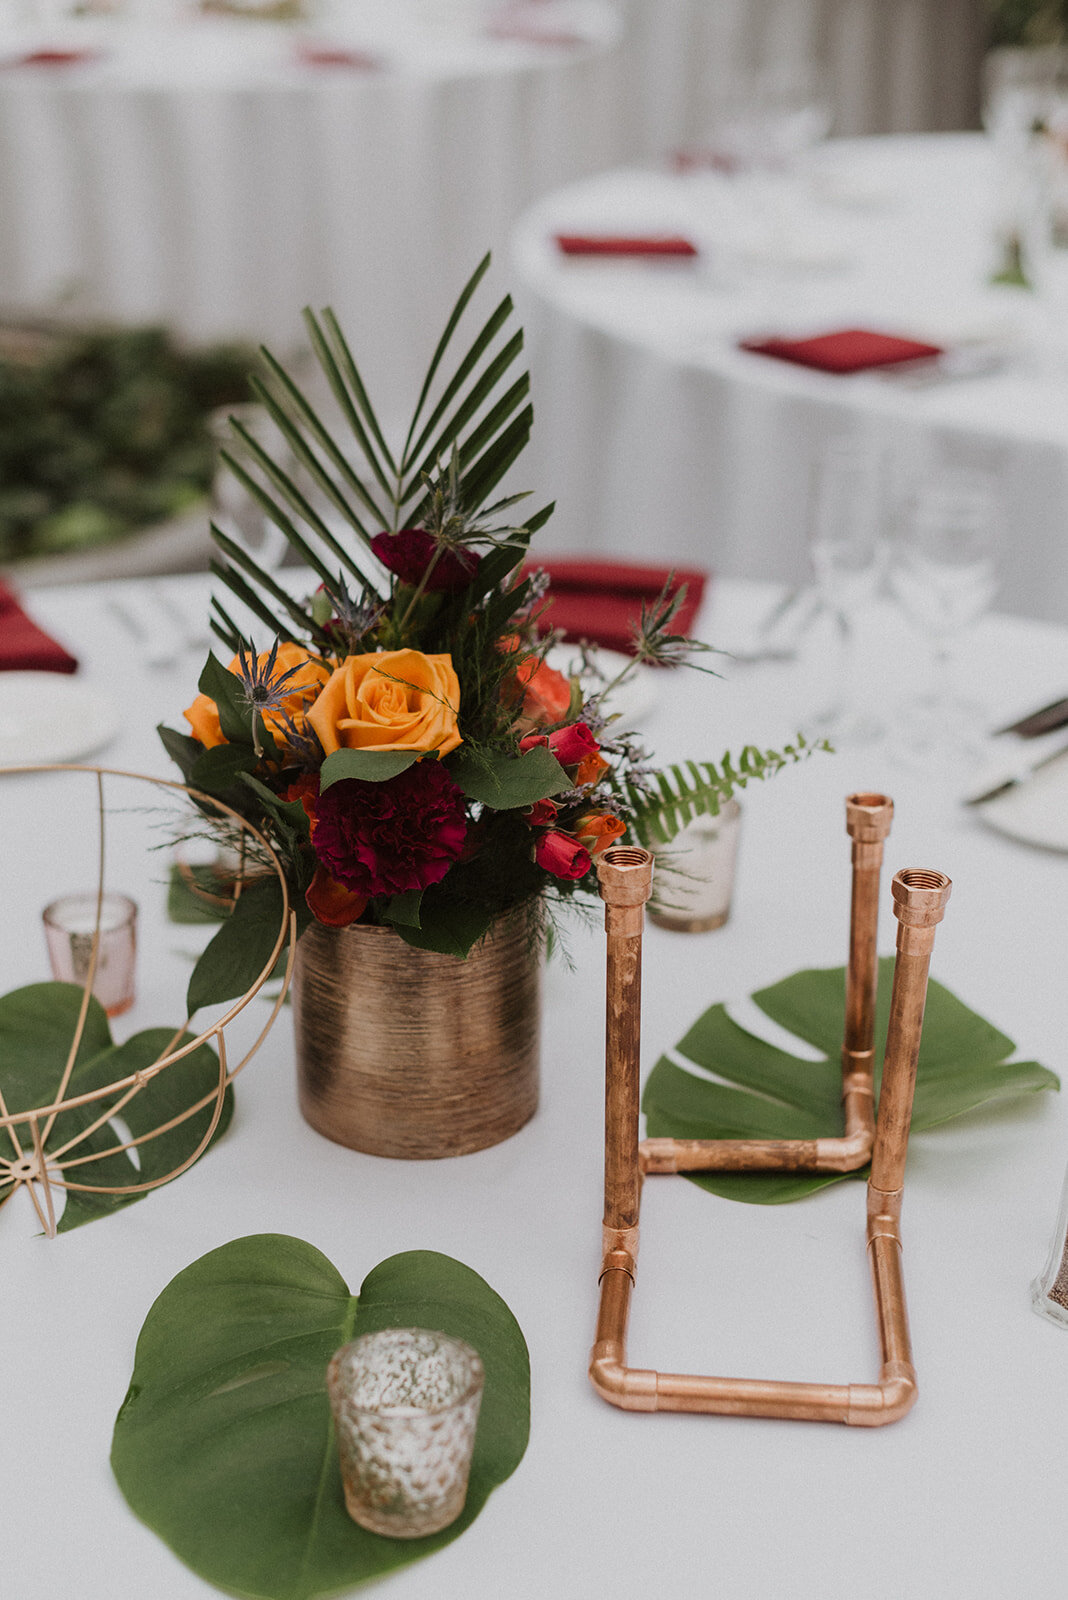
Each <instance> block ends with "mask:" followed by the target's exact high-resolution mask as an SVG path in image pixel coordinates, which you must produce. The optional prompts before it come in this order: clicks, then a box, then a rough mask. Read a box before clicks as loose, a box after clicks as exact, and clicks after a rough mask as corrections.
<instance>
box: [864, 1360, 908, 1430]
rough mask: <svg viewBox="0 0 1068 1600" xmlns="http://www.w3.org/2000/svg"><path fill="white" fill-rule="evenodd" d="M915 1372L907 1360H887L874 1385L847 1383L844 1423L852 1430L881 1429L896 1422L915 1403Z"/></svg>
mask: <svg viewBox="0 0 1068 1600" xmlns="http://www.w3.org/2000/svg"><path fill="white" fill-rule="evenodd" d="M918 1393H919V1390H918V1388H917V1386H916V1373H915V1371H914V1370H913V1368H912V1367H911V1366H910V1365H909V1363H908V1362H907V1361H888V1362H886V1364H885V1365H884V1366H883V1367H882V1368H881V1370H880V1373H879V1382H878V1383H851V1384H850V1385H849V1406H848V1409H847V1411H846V1422H847V1423H849V1424H850V1425H851V1426H852V1427H854V1428H882V1427H885V1425H886V1424H887V1423H888V1422H900V1420H901V1418H902V1417H903V1416H904V1415H905V1413H906V1412H907V1411H911V1410H912V1407H913V1406H914V1405H915V1403H916V1396H917V1394H918Z"/></svg>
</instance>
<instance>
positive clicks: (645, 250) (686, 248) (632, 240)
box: [556, 233, 697, 256]
mask: <svg viewBox="0 0 1068 1600" xmlns="http://www.w3.org/2000/svg"><path fill="white" fill-rule="evenodd" d="M556 243H557V245H558V246H559V248H560V249H561V250H562V251H563V253H564V255H565V256H695V255H696V254H697V246H696V245H694V244H691V243H690V241H689V239H683V238H682V237H681V236H679V235H678V234H649V235H647V236H645V235H639V234H614V233H596V234H590V233H558V234H557V235H556Z"/></svg>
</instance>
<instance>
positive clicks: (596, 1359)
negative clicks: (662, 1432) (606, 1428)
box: [590, 1339, 657, 1411]
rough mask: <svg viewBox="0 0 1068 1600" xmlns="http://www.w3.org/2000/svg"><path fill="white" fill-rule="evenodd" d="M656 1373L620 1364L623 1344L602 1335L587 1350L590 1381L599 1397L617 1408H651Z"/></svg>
mask: <svg viewBox="0 0 1068 1600" xmlns="http://www.w3.org/2000/svg"><path fill="white" fill-rule="evenodd" d="M656 1379H657V1374H656V1373H655V1372H650V1371H648V1370H646V1369H644V1368H641V1367H625V1366H624V1365H623V1347H622V1345H620V1344H619V1343H618V1342H617V1341H616V1340H614V1339H603V1340H600V1341H599V1342H598V1343H597V1344H595V1345H594V1347H593V1349H592V1350H591V1351H590V1382H591V1383H592V1384H593V1387H594V1388H595V1389H596V1391H597V1393H598V1394H599V1395H600V1397H601V1399H602V1400H607V1401H608V1404H609V1405H610V1406H618V1408H619V1409H620V1410H621V1411H655V1410H656V1409H657V1404H656Z"/></svg>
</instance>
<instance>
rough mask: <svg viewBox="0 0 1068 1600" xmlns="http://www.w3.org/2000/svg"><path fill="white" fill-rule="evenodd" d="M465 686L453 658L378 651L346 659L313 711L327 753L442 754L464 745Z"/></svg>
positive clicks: (310, 715)
mask: <svg viewBox="0 0 1068 1600" xmlns="http://www.w3.org/2000/svg"><path fill="white" fill-rule="evenodd" d="M459 709H460V684H459V680H458V679H457V676H456V673H455V672H454V670H453V665H452V657H451V656H448V655H440V656H425V655H423V654H422V652H421V651H419V650H374V651H368V653H367V654H366V655H362V656H346V658H345V660H344V661H343V662H342V663H341V665H340V666H339V667H338V668H337V670H336V672H334V673H333V674H332V675H331V676H330V678H329V679H328V680H327V682H326V684H325V686H324V688H323V690H322V692H321V693H320V695H319V698H318V699H317V700H316V702H315V704H314V705H313V706H312V708H311V710H310V711H309V712H308V721H309V722H310V723H311V725H312V727H313V728H314V729H315V731H316V733H317V734H318V735H319V740H320V742H321V744H322V747H323V749H324V750H325V751H326V753H327V755H332V754H333V752H334V751H335V750H436V751H437V753H438V755H440V756H447V755H448V754H449V752H450V750H455V749H456V746H457V745H458V744H460V743H461V742H462V740H461V735H460V731H459V729H458V728H457V726H456V717H457V713H458V712H459Z"/></svg>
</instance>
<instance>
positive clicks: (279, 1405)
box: [111, 1234, 530, 1600]
mask: <svg viewBox="0 0 1068 1600" xmlns="http://www.w3.org/2000/svg"><path fill="white" fill-rule="evenodd" d="M389 1327H423V1328H434V1329H439V1330H441V1331H442V1332H445V1333H448V1334H452V1335H454V1336H456V1337H459V1338H462V1339H466V1340H467V1341H468V1342H469V1343H470V1344H471V1345H473V1346H474V1348H475V1349H476V1350H478V1352H479V1354H480V1355H481V1357H482V1361H483V1364H484V1366H485V1369H486V1386H485V1393H484V1398H483V1402H482V1410H481V1415H480V1418H479V1426H478V1434H477V1437H476V1441H475V1452H474V1459H473V1461H472V1465H471V1477H470V1482H469V1487H468V1494H467V1504H466V1506H465V1508H464V1510H463V1513H462V1514H461V1516H460V1518H459V1519H458V1520H457V1521H456V1522H454V1523H453V1524H452V1526H451V1527H449V1528H446V1529H444V1530H443V1531H442V1532H441V1533H437V1534H432V1535H431V1536H430V1537H428V1538H425V1539H387V1538H383V1537H381V1536H378V1535H376V1534H372V1533H367V1532H366V1531H365V1530H364V1529H362V1528H360V1527H358V1526H357V1524H356V1523H354V1522H353V1521H352V1520H351V1519H350V1517H349V1516H348V1514H347V1512H346V1510H345V1505H344V1499H343V1496H342V1490H341V1478H340V1472H339V1468H338V1460H337V1449H336V1445H335V1442H334V1432H333V1425H332V1422H331V1418H330V1408H329V1402H328V1400H327V1394H326V1382H325V1379H326V1366H327V1363H328V1361H329V1359H330V1356H331V1355H332V1354H333V1352H334V1350H335V1349H337V1348H338V1347H339V1346H340V1345H342V1344H345V1343H346V1342H347V1341H348V1340H349V1339H351V1338H353V1337H354V1336H356V1335H358V1334H362V1333H371V1332H376V1331H378V1330H379V1329H381V1328H389ZM529 1419H530V1370H529V1362H528V1357H527V1350H526V1345H525V1342H524V1340H523V1335H522V1332H521V1331H520V1328H519V1325H518V1324H517V1322H516V1321H515V1318H514V1317H513V1316H512V1314H511V1312H510V1311H509V1309H508V1307H507V1306H506V1305H505V1303H504V1301H503V1300H501V1299H500V1297H499V1296H498V1295H497V1294H495V1293H494V1291H493V1290H492V1289H491V1288H490V1287H489V1285H488V1284H487V1283H486V1282H485V1281H484V1280H483V1279H482V1278H480V1277H479V1276H478V1274H477V1273H475V1272H472V1271H471V1269H470V1268H469V1267H466V1266H464V1265H462V1264H461V1263H460V1262H458V1261H454V1260H452V1258H451V1257H449V1256H444V1255H438V1254H436V1253H434V1252H432V1251H423V1250H413V1251H408V1252H406V1253H405V1254H403V1255H397V1256H392V1257H390V1259H389V1260H387V1261H383V1262H382V1263H381V1264H380V1265H379V1266H377V1267H376V1268H375V1269H374V1270H373V1271H372V1272H371V1273H370V1274H369V1275H368V1277H367V1278H366V1279H365V1280H364V1283H363V1286H362V1288H361V1290H360V1294H359V1298H358V1299H357V1298H356V1297H355V1296H353V1295H351V1294H350V1293H349V1290H348V1287H347V1285H346V1284H345V1282H344V1280H343V1279H342V1278H341V1276H340V1275H339V1273H338V1272H337V1271H336V1269H335V1268H334V1267H333V1266H332V1265H331V1263H330V1262H329V1261H328V1260H327V1259H326V1257H325V1256H323V1255H322V1254H320V1252H319V1251H318V1250H316V1249H314V1248H313V1247H312V1246H311V1245H310V1244H306V1243H304V1242H303V1241H302V1240H300V1239H293V1238H290V1237H287V1236H285V1235H280V1234H259V1235H254V1236H252V1237H250V1238H245V1239H235V1240H233V1241H231V1242H230V1243H229V1244H225V1245H223V1246H222V1247H221V1248H220V1249H218V1250H213V1251H211V1252H210V1254H208V1255H206V1256H202V1257H201V1258H200V1260H199V1261H195V1262H194V1263H193V1264H192V1266H190V1267H187V1268H186V1269H185V1271H184V1272H181V1273H179V1274H178V1276H177V1277H176V1278H174V1279H172V1281H171V1282H170V1284H168V1286H167V1287H166V1288H165V1289H164V1291H163V1293H162V1294H161V1295H160V1296H159V1298H158V1299H157V1300H156V1302H155V1304H154V1305H153V1306H152V1308H151V1310H150V1311H149V1314H148V1316H147V1318H146V1320H145V1324H144V1327H143V1328H142V1330H141V1336H140V1338H139V1340H138V1343H137V1355H136V1360H135V1365H134V1371H133V1376H132V1379H131V1383H130V1388H129V1392H128V1393H127V1396H126V1399H125V1400H124V1402H123V1405H122V1409H121V1410H120V1412H119V1415H118V1419H117V1421H116V1424H115V1433H114V1439H113V1444H112V1452H111V1464H112V1468H113V1470H114V1472H115V1476H116V1478H117V1479H118V1482H119V1486H120V1488H121V1489H122V1492H123V1494H124V1495H125V1496H126V1498H127V1500H128V1501H129V1503H130V1506H131V1507H132V1509H133V1510H134V1511H135V1512H136V1514H137V1515H138V1516H139V1517H140V1518H141V1519H142V1520H143V1521H144V1522H146V1523H147V1524H148V1525H149V1527H151V1528H152V1529H153V1530H154V1531H155V1532H156V1533H158V1534H159V1536H160V1537H161V1538H162V1539H164V1540H165V1541H166V1543H167V1544H168V1545H170V1547H171V1549H173V1550H174V1551H175V1553H176V1554H177V1555H178V1556H179V1557H180V1558H181V1559H182V1560H183V1561H185V1562H186V1563H187V1564H188V1565H189V1566H191V1567H192V1568H193V1569H194V1570H195V1571H196V1572H197V1573H199V1574H200V1576H201V1577H203V1578H205V1579H206V1580H207V1581H208V1582H210V1583H214V1584H217V1585H219V1586H220V1587H222V1588H225V1589H227V1590H229V1591H231V1592H233V1593H236V1594H239V1595H245V1596H253V1597H257V1600H312V1597H313V1596H316V1595H327V1594H335V1593H337V1592H338V1591H340V1590H344V1589H347V1588H349V1587H350V1586H352V1585H355V1584H357V1583H360V1582H363V1581H365V1580H366V1579H368V1578H372V1577H375V1576H378V1575H380V1574H382V1573H384V1572H389V1571H391V1570H393V1569H395V1568H397V1567H401V1566H405V1565H407V1563H409V1562H411V1561H416V1560H419V1559H421V1558H422V1557H424V1556H427V1555H429V1554H430V1553H431V1552H433V1551H434V1550H437V1549H440V1548H441V1547H442V1546H443V1545H446V1544H449V1543H451V1541H452V1540H453V1539H455V1538H457V1537H458V1536H459V1535H460V1534H461V1533H462V1532H463V1531H464V1529H465V1528H467V1527H469V1526H470V1524H471V1523H472V1522H473V1521H474V1519H475V1517H476V1516H477V1515H478V1513H479V1511H480V1510H481V1509H482V1506H483V1505H484V1504H485V1502H486V1500H487V1498H488V1497H489V1494H490V1493H491V1491H492V1490H493V1489H494V1488H495V1487H496V1486H497V1484H499V1483H502V1482H503V1481H504V1480H505V1479H506V1478H508V1477H509V1476H510V1475H511V1473H512V1472H514V1471H515V1468H516V1467H517V1466H518V1464H519V1462H520V1460H521V1459H522V1456H523V1452H524V1450H525V1448H526V1443H527V1436H528V1431H529Z"/></svg>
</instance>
